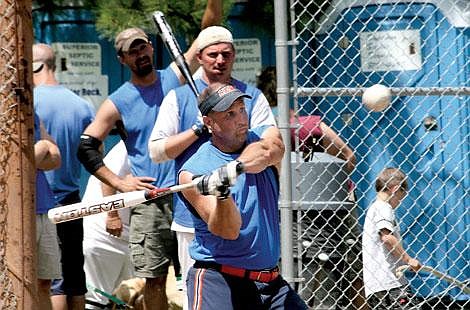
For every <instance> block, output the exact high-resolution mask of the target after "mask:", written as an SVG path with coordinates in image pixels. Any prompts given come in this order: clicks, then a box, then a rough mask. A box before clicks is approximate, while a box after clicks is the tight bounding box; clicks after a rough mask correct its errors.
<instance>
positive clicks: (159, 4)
mask: <svg viewBox="0 0 470 310" xmlns="http://www.w3.org/2000/svg"><path fill="white" fill-rule="evenodd" d="M206 2H207V0H130V1H129V0H89V1H86V3H85V4H86V6H87V7H88V8H89V9H91V10H92V11H93V12H94V13H95V15H96V29H97V31H98V32H99V33H100V35H101V36H102V37H104V38H107V39H110V40H113V39H114V37H115V35H116V34H117V33H119V32H120V31H122V30H123V29H126V28H128V27H140V28H142V29H144V30H145V31H146V32H147V33H156V28H155V25H154V23H153V21H152V13H153V12H154V11H157V10H158V11H161V12H163V14H165V18H166V20H167V22H168V23H169V24H170V26H171V28H172V29H173V32H175V34H180V35H184V36H185V37H186V38H187V39H192V38H194V37H195V36H196V35H197V34H198V33H199V31H200V27H201V26H200V25H201V19H202V15H203V13H204V9H205V7H206ZM223 2H224V15H225V16H224V20H225V18H226V17H227V15H228V12H229V11H230V8H231V6H232V2H233V1H232V0H230V1H223Z"/></svg>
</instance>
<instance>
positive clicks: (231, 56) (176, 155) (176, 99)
mask: <svg viewBox="0 0 470 310" xmlns="http://www.w3.org/2000/svg"><path fill="white" fill-rule="evenodd" d="M235 53H236V51H235V48H234V46H233V37H232V33H231V32H230V31H229V30H228V29H226V28H224V27H221V26H212V27H208V28H206V29H204V30H202V31H201V32H200V33H199V36H198V39H197V59H198V61H199V63H200V65H201V69H202V70H201V76H200V77H199V78H197V79H196V80H195V84H196V86H197V88H198V90H199V91H200V92H202V91H203V90H204V89H206V88H207V87H208V86H210V85H213V84H215V83H230V84H232V85H234V86H235V87H236V88H238V89H239V90H241V91H243V92H244V93H247V94H249V95H250V98H245V109H246V111H247V114H248V124H249V126H250V127H258V126H261V125H275V119H274V116H273V115H272V113H271V109H270V108H269V103H268V101H267V100H266V97H265V96H264V95H263V93H262V92H261V91H260V90H259V89H258V88H256V87H254V86H252V85H248V84H246V83H244V82H242V81H239V80H236V79H234V78H232V67H233V64H234V62H235ZM161 111H162V113H161V114H160V116H159V117H158V118H157V120H156V122H155V127H154V129H153V131H152V134H151V137H150V141H149V153H150V157H151V158H152V160H153V161H155V162H164V161H166V160H169V159H175V165H176V171H178V169H179V168H180V167H181V166H182V165H183V164H184V162H185V161H186V160H187V159H188V158H189V156H191V155H192V154H193V153H194V152H195V151H196V150H197V149H198V147H199V145H201V144H202V143H204V142H205V141H207V140H208V137H209V134H208V131H207V129H206V127H205V126H204V125H203V123H202V118H201V117H200V116H199V115H198V114H200V113H199V110H198V107H197V98H196V97H195V96H194V94H193V93H192V91H191V89H190V88H189V87H187V85H184V86H182V87H178V88H176V89H174V90H172V91H170V92H169V93H168V95H167V96H166V97H165V99H164V100H163V102H162V106H161ZM171 227H172V230H175V231H176V236H177V238H178V257H179V260H180V264H181V271H182V275H183V283H185V276H186V272H187V270H188V269H189V267H190V266H192V264H193V263H194V260H193V259H192V258H191V257H190V256H189V253H188V246H189V244H190V243H191V242H192V240H193V238H194V225H193V221H192V218H191V214H190V212H189V211H188V210H187V208H186V207H185V205H184V203H183V201H182V200H181V199H179V198H177V199H176V202H175V206H174V213H173V223H172V226H171ZM183 309H185V307H183Z"/></svg>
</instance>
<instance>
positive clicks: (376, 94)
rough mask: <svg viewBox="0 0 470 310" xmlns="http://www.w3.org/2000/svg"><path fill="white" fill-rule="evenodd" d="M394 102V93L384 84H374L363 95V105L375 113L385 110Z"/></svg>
mask: <svg viewBox="0 0 470 310" xmlns="http://www.w3.org/2000/svg"><path fill="white" fill-rule="evenodd" d="M391 100H392V92H391V91H390V88H388V87H387V86H384V85H382V84H374V85H372V86H371V87H368V88H366V90H365V91H364V93H363V94H362V104H364V106H365V107H366V108H367V109H369V110H371V111H374V112H381V111H383V110H385V109H386V108H387V107H388V106H389V105H390V101H391Z"/></svg>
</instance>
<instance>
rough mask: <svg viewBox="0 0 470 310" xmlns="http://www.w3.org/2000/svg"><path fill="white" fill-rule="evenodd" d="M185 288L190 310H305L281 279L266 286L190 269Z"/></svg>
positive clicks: (279, 277) (278, 278)
mask: <svg viewBox="0 0 470 310" xmlns="http://www.w3.org/2000/svg"><path fill="white" fill-rule="evenodd" d="M187 287H188V291H187V294H188V302H189V309H204V310H232V309H235V310H238V309H240V310H245V309H251V310H256V309H260V310H261V309H263V310H266V309H290V310H304V309H305V310H306V309H308V308H307V305H306V304H305V303H304V302H303V300H302V299H301V298H300V297H299V295H298V294H297V293H296V292H295V291H294V290H293V289H292V288H291V286H290V285H289V283H287V282H286V281H285V280H284V279H283V278H282V277H281V276H278V277H277V278H276V279H275V280H273V281H271V282H269V283H265V282H257V281H252V280H249V279H246V278H240V277H236V276H231V275H226V274H222V273H220V272H218V271H216V270H213V269H203V268H201V269H198V268H194V267H191V268H190V269H189V272H188V279H187Z"/></svg>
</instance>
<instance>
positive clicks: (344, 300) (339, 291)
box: [276, 0, 470, 309]
mask: <svg viewBox="0 0 470 310" xmlns="http://www.w3.org/2000/svg"><path fill="white" fill-rule="evenodd" d="M288 10H289V15H290V16H289V18H290V37H291V41H289V43H290V45H291V48H292V50H291V56H292V64H293V67H292V85H291V93H293V102H291V108H293V117H292V118H291V125H290V126H291V127H292V128H293V129H292V130H293V131H294V132H295V135H294V136H295V139H293V141H292V148H293V152H292V154H291V169H290V172H288V177H292V188H291V189H290V190H291V191H292V194H291V196H292V197H291V199H292V200H291V205H292V208H293V221H292V227H290V228H292V231H293V232H294V233H293V234H294V235H293V237H294V251H293V253H294V263H295V269H294V270H295V274H296V275H297V281H296V286H297V289H298V291H299V293H300V294H301V295H302V297H303V298H304V299H305V300H306V301H307V302H308V303H309V306H311V307H312V308H313V309H335V308H336V309H367V307H366V306H365V302H364V289H363V281H362V268H363V266H362V255H361V254H362V247H361V238H362V233H363V232H362V229H363V224H364V219H365V213H366V211H367V208H368V207H369V206H370V204H371V203H372V202H373V201H374V199H375V196H376V192H375V179H376V177H377V175H378V174H379V172H380V171H382V170H383V169H384V168H386V167H397V168H399V169H400V170H402V171H403V172H404V173H405V174H406V175H407V181H408V184H409V185H408V186H409V189H408V194H407V197H406V198H405V199H404V200H403V201H402V203H401V205H400V206H399V207H398V208H397V209H396V218H397V221H398V224H399V226H400V230H401V234H402V239H403V240H402V242H403V245H404V248H405V249H406V251H407V252H408V253H409V254H410V256H412V257H416V258H417V259H418V260H419V261H420V262H422V263H423V265H426V266H429V267H432V268H433V269H435V270H437V271H440V272H442V273H444V274H445V275H448V276H451V277H453V278H455V279H457V280H459V281H461V282H465V281H466V283H464V285H466V289H467V294H465V293H464V290H463V289H462V287H458V286H456V285H455V283H450V282H449V281H446V279H445V278H443V277H439V276H436V275H433V274H432V273H429V272H424V271H422V272H418V273H412V272H409V273H408V272H407V273H405V278H406V279H407V280H408V287H409V289H410V290H411V293H412V295H413V297H414V298H415V301H416V302H417V303H418V306H417V307H416V308H417V309H419V308H426V307H427V308H431V309H447V308H451V307H456V308H457V309H460V308H462V309H463V308H468V307H470V301H469V298H470V296H469V295H468V286H469V279H470V264H469V261H470V255H469V253H470V251H469V244H470V243H469V241H470V230H469V224H470V214H469V211H468V210H469V206H470V198H469V187H470V174H469V171H470V169H469V168H470V156H469V154H470V152H469V142H470V134H469V133H470V129H469V123H470V122H469V118H470V106H469V103H470V98H469V95H470V87H469V86H470V85H469V81H470V43H469V42H470V1H466V0H453V1H451V0H446V1H438V0H435V1H392V0H388V1H387V0H383V1H373V0H363V1H361V0H356V1H351V0H336V1H335V0H329V1H323V0H318V1H317V0H315V1H307V0H291V1H290V2H289V8H288ZM276 22H283V20H282V19H279V18H276ZM278 65H279V64H278ZM278 68H279V66H278ZM278 74H279V72H278ZM284 78H285V77H284ZM278 81H279V79H278ZM373 84H383V85H386V86H387V87H389V88H390V89H391V93H392V95H393V97H392V102H391V104H390V106H389V107H387V108H386V109H385V110H383V111H380V112H373V111H371V110H368V109H367V108H366V107H365V106H364V105H363V104H362V103H361V96H362V94H363V91H364V90H365V88H366V87H369V86H371V85H373ZM279 93H282V89H280V88H278V94H279ZM284 111H286V109H284V110H283V109H280V113H284ZM311 115H319V116H320V118H321V121H322V122H323V123H324V126H329V128H331V130H332V131H333V132H335V133H336V134H337V135H338V136H339V137H340V138H341V139H342V140H343V141H344V142H345V143H346V144H347V146H348V147H349V148H350V149H352V150H353V152H354V155H355V159H356V163H355V167H354V170H353V172H352V173H349V171H348V169H347V167H346V166H347V161H346V162H345V161H344V160H342V159H347V158H345V157H344V156H343V158H342V159H341V158H338V157H342V156H341V155H340V153H341V150H336V153H337V154H336V155H337V156H332V155H331V154H328V153H332V154H334V152H328V149H327V148H328V147H326V149H325V141H324V140H327V139H326V138H327V133H326V132H325V131H323V133H320V135H319V136H318V133H316V132H314V131H315V130H318V126H319V125H318V123H317V125H316V126H311V127H307V126H308V123H306V122H305V119H304V116H311ZM319 121H320V120H319V119H317V122H319ZM306 128H309V130H310V134H311V135H313V136H315V134H316V137H317V141H310V140H304V139H303V135H304V134H303V133H302V132H301V131H302V130H305V129H306ZM281 130H282V127H281ZM325 130H328V129H325ZM284 137H285V136H284ZM307 144H310V145H311V146H312V145H313V146H315V145H316V146H319V147H320V149H322V148H323V150H317V149H314V150H313V151H323V153H321V152H314V153H311V151H312V148H307ZM342 150H343V151H344V150H345V147H343V149H342ZM281 199H282V195H281ZM281 203H282V201H281ZM281 222H283V224H282V225H289V222H288V221H286V218H283V217H282V212H281ZM286 223H287V224H286ZM290 228H288V230H289V229H290ZM283 231H285V230H283ZM286 255H288V254H286V253H283V256H282V259H285V258H286ZM364 268H367V266H365V267H364ZM464 289H465V286H464Z"/></svg>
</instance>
